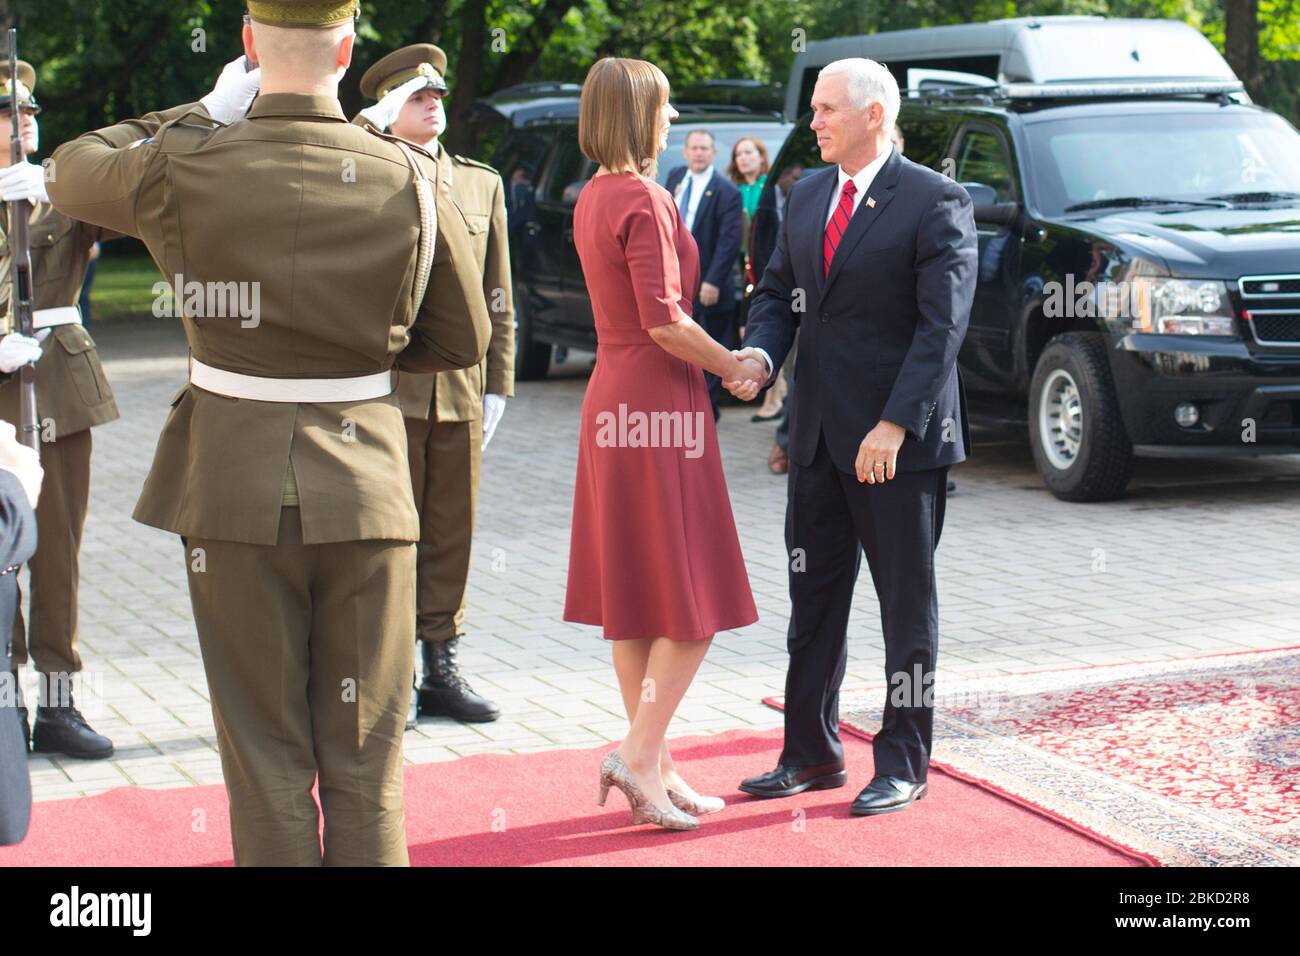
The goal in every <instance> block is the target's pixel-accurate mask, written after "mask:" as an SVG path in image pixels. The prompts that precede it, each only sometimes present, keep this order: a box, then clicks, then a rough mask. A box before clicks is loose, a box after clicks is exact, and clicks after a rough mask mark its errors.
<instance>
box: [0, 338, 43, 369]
mask: <svg viewBox="0 0 1300 956" xmlns="http://www.w3.org/2000/svg"><path fill="white" fill-rule="evenodd" d="M49 335H50V330H49V329H41V330H40V331H39V332H37V333H36V335H35V336H27V335H19V334H18V333H17V332H11V333H10V334H9V335H6V336H5V337H4V338H0V372H4V373H5V374H6V375H7V374H9V373H10V372H16V371H18V370H19V369H20V368H22V367H23V366H24V365H27V364H28V363H29V362H35V361H36V360H37V359H39V358H40V357H41V343H42V342H44V341H45V340H46V339H47V338H49Z"/></svg>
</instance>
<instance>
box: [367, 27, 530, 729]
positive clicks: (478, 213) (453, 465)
mask: <svg viewBox="0 0 1300 956" xmlns="http://www.w3.org/2000/svg"><path fill="white" fill-rule="evenodd" d="M446 71H447V55H446V54H445V53H444V52H443V51H442V50H441V49H439V48H438V47H436V46H434V45H433V44H432V43H417V44H414V45H412V46H407V47H403V48H402V49H400V50H395V51H394V52H392V53H390V54H388V55H387V56H385V57H384V58H383V59H381V60H379V62H377V63H376V64H375V65H374V66H372V67H371V68H370V69H369V70H367V71H366V73H365V75H364V76H363V77H362V78H361V93H362V95H363V96H365V97H367V98H369V99H375V100H378V102H377V103H376V104H375V105H374V106H370V107H367V108H366V109H364V110H362V111H361V115H360V116H358V117H357V120H356V122H368V123H370V124H371V125H372V126H374V127H376V128H378V129H380V130H382V129H384V127H385V126H386V127H387V129H388V131H389V132H390V133H392V134H393V135H394V136H400V137H401V138H402V139H404V140H408V141H410V142H412V143H418V144H419V145H421V146H423V147H425V148H426V149H428V150H429V152H431V153H433V154H434V155H436V156H438V157H439V158H440V159H441V158H444V157H446V158H447V159H448V160H449V162H448V163H446V164H444V166H443V172H444V174H445V176H446V178H447V182H448V184H449V185H450V186H451V196H452V199H453V200H454V201H455V203H456V205H457V206H458V207H460V210H461V211H462V212H463V213H464V214H465V219H466V221H467V222H468V223H469V231H470V236H471V237H472V238H473V240H474V257H475V261H476V262H477V264H478V271H479V274H480V275H481V277H482V282H483V295H484V298H485V299H486V300H487V304H488V312H489V314H490V315H491V317H492V341H491V343H490V344H489V345H488V352H487V355H486V356H485V358H484V360H483V361H482V362H481V363H479V365H477V366H476V367H474V368H468V369H464V370H459V371H451V372H438V373H436V374H434V375H402V376H401V377H400V380H399V381H398V385H397V395H398V398H399V399H400V400H401V403H402V414H403V415H404V416H405V417H406V437H407V445H408V453H409V456H410V463H411V485H412V487H413V488H414V489H415V506H416V509H417V510H418V511H419V513H420V543H419V546H418V549H417V552H416V553H417V559H416V580H417V586H416V601H417V604H418V615H417V621H418V623H417V625H416V637H417V638H418V639H419V642H420V649H421V656H422V658H423V663H424V676H423V679H422V680H421V682H420V686H419V688H418V691H417V700H418V709H419V712H420V713H421V714H424V715H427V716H435V715H445V716H448V717H454V718H456V719H457V720H464V721H489V720H496V719H497V717H499V716H500V715H501V711H500V709H499V708H498V707H497V705H496V704H494V703H492V702H491V701H490V700H486V699H485V698H483V697H481V696H480V695H478V694H476V693H475V692H474V690H473V688H472V687H471V686H470V685H469V682H468V681H466V680H465V678H464V677H463V676H461V674H460V670H459V667H458V665H457V661H456V653H457V648H458V646H459V642H460V639H461V638H462V637H463V636H464V634H465V631H464V622H465V591H466V585H467V584H468V581H469V561H470V546H471V542H472V540H473V536H474V514H475V510H476V506H477V503H478V482H479V470H480V467H481V465H482V460H483V450H484V449H485V448H486V447H487V444H488V442H490V441H491V440H492V435H493V433H494V432H495V430H496V427H497V424H498V423H499V422H500V421H501V416H502V414H503V413H504V411H505V404H506V398H507V397H510V396H512V395H514V374H515V373H514V368H515V366H514V362H515V320H514V305H513V301H512V289H511V284H510V246H509V238H508V235H507V228H506V204H505V187H504V185H503V184H502V182H501V176H500V175H499V174H498V173H497V171H496V170H495V169H493V168H492V167H491V166H488V165H487V164H485V163H480V162H477V161H475V160H472V159H467V158H465V157H464V156H459V155H451V156H449V157H448V156H447V154H446V152H445V150H443V148H442V146H441V144H440V143H439V142H438V137H439V136H441V135H442V133H443V131H444V130H445V129H446V128H447V114H446V111H445V109H444V108H443V103H442V98H443V97H444V96H445V95H446V93H447V82H446V79H445V74H446ZM421 79H423V81H424V82H423V83H420V80H421ZM412 87H413V88H412Z"/></svg>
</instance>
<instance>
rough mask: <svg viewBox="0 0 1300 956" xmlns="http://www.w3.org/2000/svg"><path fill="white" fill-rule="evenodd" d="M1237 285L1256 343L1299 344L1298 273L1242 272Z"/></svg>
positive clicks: (1299, 294)
mask: <svg viewBox="0 0 1300 956" xmlns="http://www.w3.org/2000/svg"><path fill="white" fill-rule="evenodd" d="M1237 289H1238V291H1239V292H1240V293H1241V305H1242V312H1243V314H1244V316H1245V319H1246V324H1247V325H1249V326H1250V334H1251V337H1252V338H1254V340H1255V343H1256V344H1257V345H1262V346H1265V347H1267V348H1289V349H1294V348H1297V347H1300V275H1296V274H1292V275H1269V276H1242V277H1241V278H1240V279H1238V280H1237Z"/></svg>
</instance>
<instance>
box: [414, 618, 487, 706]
mask: <svg viewBox="0 0 1300 956" xmlns="http://www.w3.org/2000/svg"><path fill="white" fill-rule="evenodd" d="M459 640H460V638H457V637H453V638H452V639H451V640H449V641H438V642H434V641H421V642H420V653H421V654H422V655H423V658H424V680H422V681H421V682H420V713H421V714H423V715H424V716H426V717H454V718H455V719H456V720H460V721H465V722H467V723H486V722H487V721H490V720H496V719H497V718H498V717H500V716H501V709H500V708H499V707H497V705H496V704H494V703H492V701H490V700H488V699H487V698H485V697H480V696H479V695H478V694H476V693H474V689H473V688H472V687H470V686H469V683H468V682H467V681H466V680H465V678H463V677H461V676H460V670H459V668H458V667H457V665H456V645H457V643H458V642H459Z"/></svg>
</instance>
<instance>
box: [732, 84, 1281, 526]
mask: <svg viewBox="0 0 1300 956" xmlns="http://www.w3.org/2000/svg"><path fill="white" fill-rule="evenodd" d="M1237 100H1238V97H1234V96H1229V95H1227V94H1225V93H1223V92H1221V91H1220V92H1218V93H1214V92H1205V91H1199V92H1191V93H1187V92H1183V93H1180V94H1173V93H1162V94H1151V93H1147V94H1144V93H1142V92H1140V91H1135V90H1131V89H1130V90H1129V91H1127V92H1125V93H1122V94H1121V93H1117V92H1116V91H1114V90H1108V89H1105V88H1086V87H1085V88H1075V89H1073V90H1071V91H1069V94H1068V95H1060V94H1057V93H1052V92H1051V91H1050V90H1045V89H1044V88H1043V87H1038V88H1025V87H1021V88H1019V89H1018V90H1017V89H1015V88H1001V89H995V90H992V91H986V92H981V93H971V92H954V91H948V92H946V93H939V94H933V95H929V96H925V97H917V96H908V97H905V98H904V100H903V102H902V108H901V111H900V115H899V121H898V128H899V131H900V133H901V134H902V135H903V137H904V139H905V143H904V155H906V156H907V157H908V158H910V159H912V160H913V161H914V162H918V163H922V164H924V165H926V166H929V167H931V168H933V169H935V170H938V171H940V172H943V173H945V174H946V175H948V176H950V177H952V178H954V179H956V180H957V181H959V182H961V183H962V184H963V185H965V186H966V188H967V190H968V191H969V192H970V194H971V197H972V199H973V200H974V201H975V218H976V222H977V225H978V229H979V248H980V267H979V279H978V288H977V292H976V296H975V304H974V307H973V309H972V311H971V320H970V329H969V332H968V334H967V336H966V340H965V343H964V345H963V348H962V351H961V355H960V359H959V366H960V370H961V375H962V379H963V381H964V383H965V385H966V389H967V392H968V395H969V396H970V402H971V405H972V408H973V410H977V411H978V412H979V413H981V417H985V416H987V417H989V418H996V419H1000V420H1003V421H1013V422H1019V423H1022V424H1025V425H1027V427H1028V431H1029V438H1030V443H1031V445H1032V447H1033V453H1034V458H1035V461H1036V462H1037V465H1038V468H1039V470H1040V471H1041V473H1042V475H1043V480H1044V482H1045V483H1046V485H1047V487H1048V488H1049V489H1050V490H1051V491H1052V493H1053V494H1055V495H1056V496H1057V497H1059V498H1063V499H1066V500H1069V501H1099V500H1106V499H1111V498H1117V497H1120V496H1121V495H1122V494H1123V493H1124V489H1125V487H1126V485H1127V483H1128V481H1129V478H1130V476H1131V474H1132V470H1133V460H1134V457H1135V456H1137V455H1151V456H1191V455H1207V454H1264V453H1292V454H1294V453H1297V452H1300V133H1297V132H1296V129H1295V128H1294V127H1293V126H1292V125H1291V124H1290V123H1288V122H1287V121H1286V120H1284V119H1282V118H1281V117H1279V116H1277V115H1276V114H1274V113H1271V112H1269V111H1268V110H1265V109H1262V108H1259V107H1257V106H1252V105H1246V104H1243V103H1241V102H1238V101H1237ZM810 121H811V114H807V115H805V116H804V117H803V118H801V120H800V121H799V123H798V124H796V126H795V129H794V131H793V132H792V133H791V135H790V138H789V139H788V140H787V141H786V145H785V148H784V149H783V150H782V152H781V155H780V156H779V157H778V158H777V160H776V162H775V164H774V167H773V169H772V172H771V173H770V174H769V176H768V185H767V188H766V189H765V191H764V194H763V196H762V198H761V200H760V203H759V208H758V211H757V212H756V214H755V216H754V219H753V222H752V223H751V235H750V239H751V253H752V262H753V265H754V267H755V269H756V270H757V272H758V273H759V274H761V270H762V267H763V266H765V265H766V263H767V260H768V258H770V256H771V251H772V249H773V248H774V247H775V242H776V235H777V229H778V222H779V217H778V216H777V210H776V193H775V184H776V183H777V181H778V180H780V178H781V177H782V175H783V174H785V175H786V176H787V179H788V178H789V177H790V176H793V175H795V174H797V173H798V169H797V168H796V167H800V166H801V167H804V168H805V169H808V170H811V169H815V168H818V167H821V166H825V165H826V163H824V162H823V161H822V160H821V158H820V155H819V151H818V148H817V144H816V140H815V137H814V134H813V133H812V131H811V130H810V129H809V126H808V124H809V122H810ZM750 281H751V283H752V282H753V281H754V276H753V275H751V276H750ZM865 307H866V308H870V303H866V304H865Z"/></svg>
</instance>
